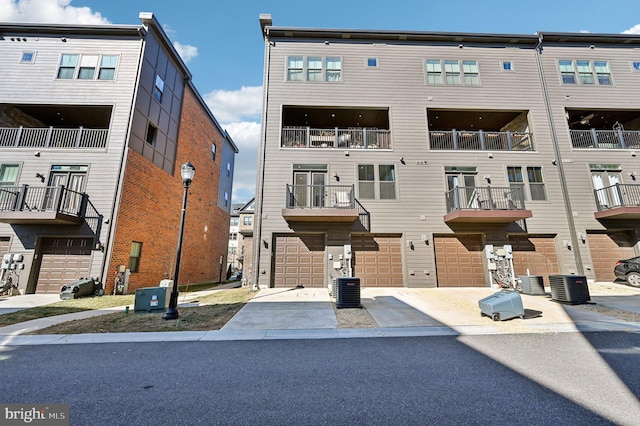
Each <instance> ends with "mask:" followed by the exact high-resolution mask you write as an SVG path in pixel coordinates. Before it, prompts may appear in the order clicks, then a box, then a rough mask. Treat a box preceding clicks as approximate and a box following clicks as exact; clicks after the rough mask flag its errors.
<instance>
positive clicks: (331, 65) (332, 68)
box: [326, 58, 342, 81]
mask: <svg viewBox="0 0 640 426" xmlns="http://www.w3.org/2000/svg"><path fill="white" fill-rule="evenodd" d="M326 64H327V81H340V80H342V59H341V58H327V60H326Z"/></svg>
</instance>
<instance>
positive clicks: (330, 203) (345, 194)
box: [287, 185, 356, 209]
mask: <svg viewBox="0 0 640 426" xmlns="http://www.w3.org/2000/svg"><path fill="white" fill-rule="evenodd" d="M355 206H356V205H355V197H354V190H353V185H287V208H288V209H297V208H301V209H321V208H331V209H355V208H356V207H355Z"/></svg>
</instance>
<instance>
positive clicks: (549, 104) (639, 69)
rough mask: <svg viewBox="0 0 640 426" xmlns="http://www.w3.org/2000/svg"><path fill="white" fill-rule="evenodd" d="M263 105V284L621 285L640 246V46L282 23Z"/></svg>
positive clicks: (266, 29)
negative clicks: (492, 263) (624, 268)
mask: <svg viewBox="0 0 640 426" xmlns="http://www.w3.org/2000/svg"><path fill="white" fill-rule="evenodd" d="M260 23H261V27H262V30H263V36H264V45H265V55H264V57H265V68H264V101H263V102H264V105H263V107H264V108H263V117H262V134H261V143H260V152H259V167H258V177H257V194H256V210H255V217H256V225H255V238H254V240H255V242H254V254H253V270H254V271H255V274H254V280H253V282H254V283H255V284H257V285H259V286H260V287H274V286H275V287H277V286H296V285H303V286H314V287H328V286H330V285H331V283H332V282H333V280H334V279H335V278H337V277H340V276H345V275H349V276H356V277H359V278H360V279H361V285H362V286H365V287H366V286H407V287H436V286H438V287H452V286H453V287H467V286H481V287H484V286H488V285H490V279H489V276H490V273H489V271H488V269H489V266H488V264H487V260H486V259H487V256H486V248H487V246H490V245H491V246H494V247H496V246H497V247H503V246H505V245H510V246H511V248H512V250H513V264H514V270H515V273H516V275H525V274H531V275H542V276H543V277H544V279H545V281H546V282H547V285H548V281H547V277H548V275H550V274H579V275H586V276H587V277H588V278H589V279H590V280H612V279H613V278H614V276H613V267H614V264H615V261H616V260H617V259H619V258H626V257H631V256H632V255H634V254H638V248H639V247H638V231H639V229H638V228H639V224H640V222H639V221H638V219H639V218H640V209H639V208H638V206H639V205H640V191H639V189H640V187H639V186H638V184H637V183H636V182H635V179H636V175H637V170H638V167H639V166H640V165H639V164H638V160H637V157H636V150H637V149H638V148H639V147H640V127H638V125H639V124H640V121H639V120H638V119H639V118H640V102H639V101H638V99H640V98H639V97H638V95H640V56H638V51H639V50H638V49H639V48H640V37H639V36H634V35H608V34H582V33H580V34H578V33H539V34H533V35H517V34H462V33H442V32H438V33H435V32H420V31H369V30H353V29H326V28H319V29H310V28H296V27H278V26H274V25H273V23H272V18H271V16H270V15H261V17H260Z"/></svg>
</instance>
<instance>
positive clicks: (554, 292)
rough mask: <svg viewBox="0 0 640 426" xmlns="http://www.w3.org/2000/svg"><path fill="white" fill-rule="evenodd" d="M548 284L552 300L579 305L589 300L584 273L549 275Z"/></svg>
mask: <svg viewBox="0 0 640 426" xmlns="http://www.w3.org/2000/svg"><path fill="white" fill-rule="evenodd" d="M549 284H550V285H551V300H553V301H556V302H560V303H568V304H570V305H579V304H581V303H587V302H588V301H589V300H591V296H590V295H589V287H587V277H585V276H584V275H549Z"/></svg>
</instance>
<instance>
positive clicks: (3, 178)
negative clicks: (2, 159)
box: [0, 164, 20, 186]
mask: <svg viewBox="0 0 640 426" xmlns="http://www.w3.org/2000/svg"><path fill="white" fill-rule="evenodd" d="M19 169H20V166H19V165H18V164H0V186H14V185H15V184H16V181H17V180H18V170H19Z"/></svg>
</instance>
